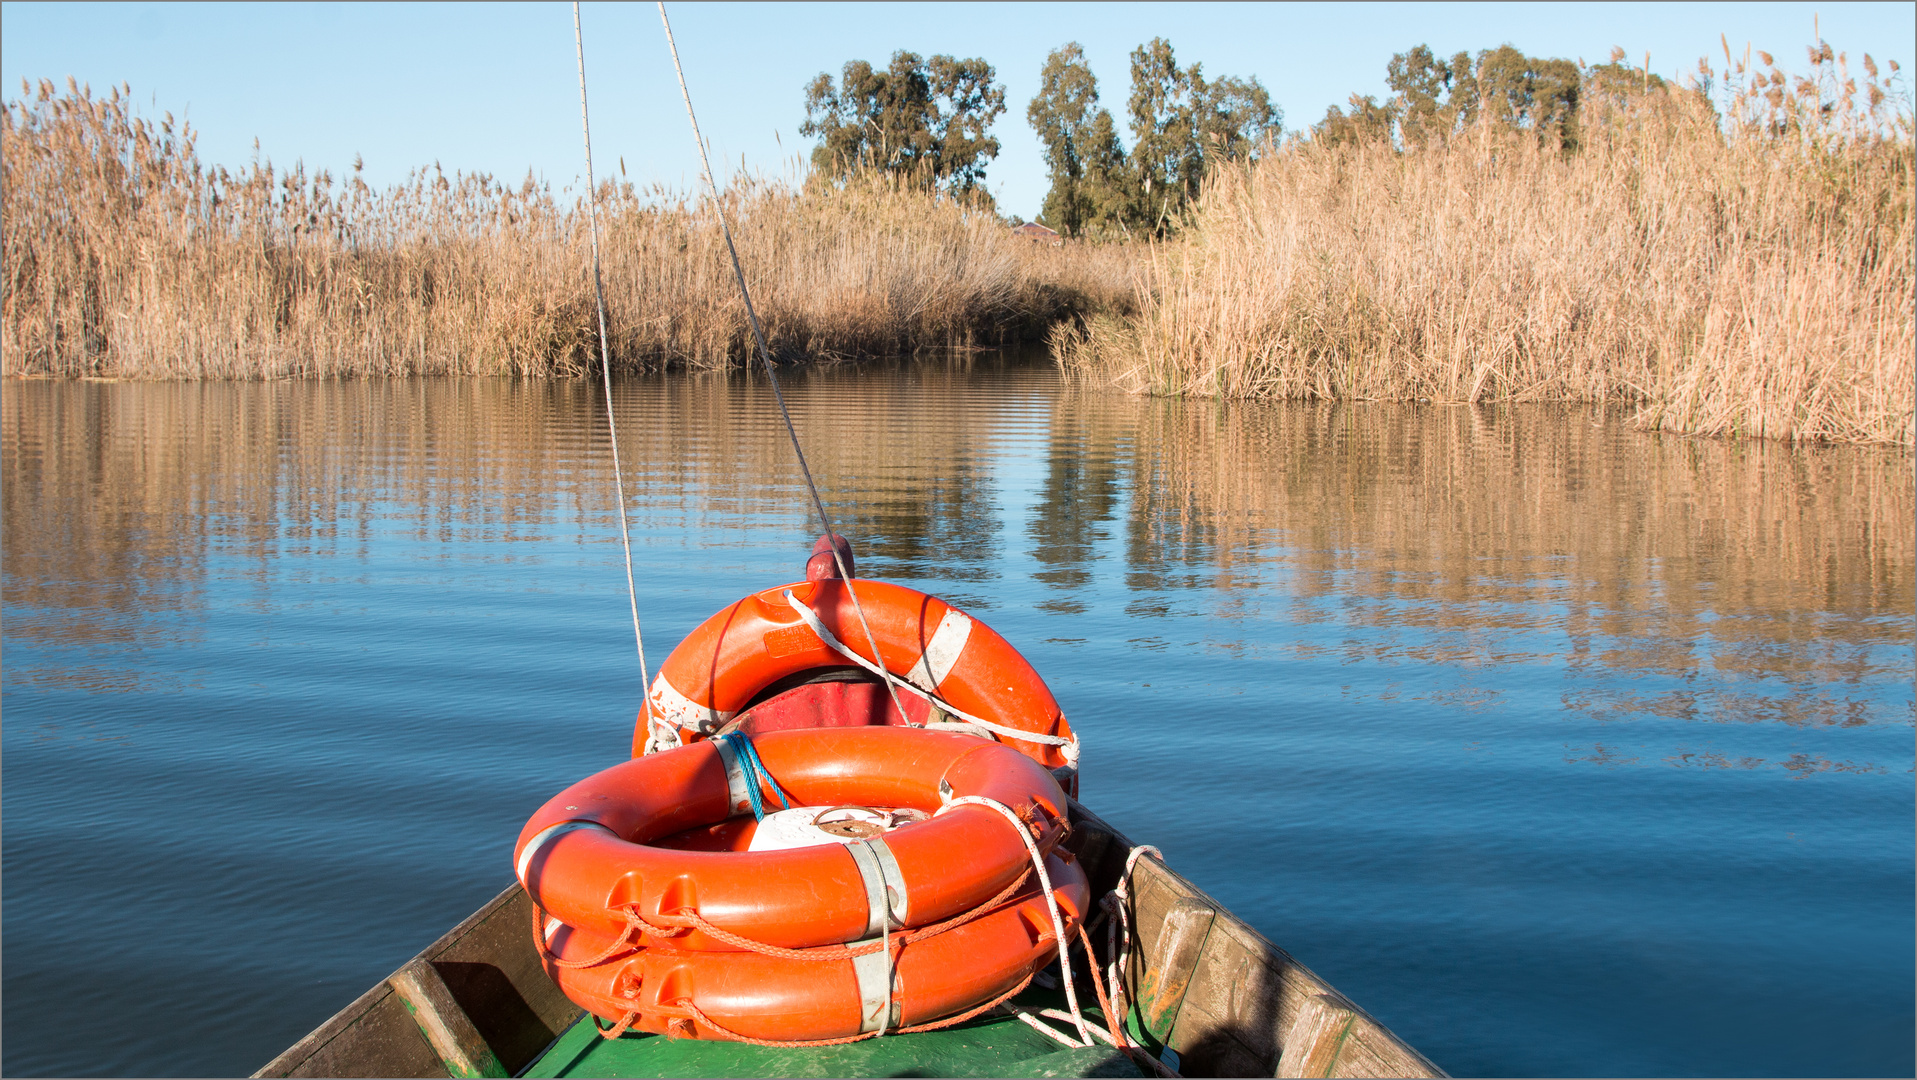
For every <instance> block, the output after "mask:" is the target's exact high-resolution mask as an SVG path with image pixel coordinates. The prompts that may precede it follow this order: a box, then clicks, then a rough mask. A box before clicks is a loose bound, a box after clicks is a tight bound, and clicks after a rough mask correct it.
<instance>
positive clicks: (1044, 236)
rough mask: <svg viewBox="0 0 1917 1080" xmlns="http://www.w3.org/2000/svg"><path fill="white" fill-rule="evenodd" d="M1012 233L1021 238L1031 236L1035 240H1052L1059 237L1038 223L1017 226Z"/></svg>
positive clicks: (1031, 222) (1032, 222) (1029, 222)
mask: <svg viewBox="0 0 1917 1080" xmlns="http://www.w3.org/2000/svg"><path fill="white" fill-rule="evenodd" d="M1012 231H1013V232H1015V233H1017V234H1018V235H1020V236H1029V237H1031V238H1032V239H1034V240H1051V239H1054V238H1056V237H1057V236H1058V233H1056V232H1053V231H1052V230H1051V229H1048V228H1046V227H1045V226H1043V225H1040V224H1039V223H1038V222H1036V221H1028V222H1026V223H1025V224H1023V225H1020V226H1017V227H1016V228H1014V229H1013V230H1012Z"/></svg>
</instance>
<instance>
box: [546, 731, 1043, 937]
mask: <svg viewBox="0 0 1917 1080" xmlns="http://www.w3.org/2000/svg"><path fill="white" fill-rule="evenodd" d="M754 745H755V746H756V747H757V750H758V754H759V758H760V760H761V761H763V762H764V764H765V768H766V769H767V770H768V771H769V772H770V773H771V774H772V775H773V776H774V777H776V778H777V780H778V782H779V784H780V785H781V786H782V787H784V788H785V790H786V791H787V792H789V793H791V795H792V797H793V798H794V799H796V800H797V801H799V802H800V803H802V804H806V805H813V806H819V807H829V806H839V805H844V804H857V805H861V806H883V807H909V808H912V809H916V810H922V811H937V812H938V813H937V815H936V816H935V817H932V818H931V819H929V820H926V821H920V822H916V823H914V824H909V825H905V826H903V827H901V828H898V829H896V830H894V831H892V832H890V833H887V834H885V836H884V837H882V838H879V839H874V840H868V841H859V842H857V843H853V844H847V845H840V844H825V845H818V846H812V847H800V848H791V849H787V850H782V851H759V852H745V851H736V850H735V851H726V850H719V851H712V850H707V851H698V850H684V849H682V848H667V847H661V846H654V843H653V842H654V841H658V840H661V839H663V838H666V837H670V836H672V835H674V834H679V833H683V832H685V831H687V830H690V829H695V828H701V827H707V826H712V825H714V824H715V823H719V822H722V821H724V820H725V819H727V818H732V817H735V816H736V815H738V814H739V813H740V812H741V811H742V810H745V809H748V808H749V807H748V805H747V801H746V800H747V796H746V793H745V783H746V780H745V777H746V775H748V774H747V773H746V771H745V770H743V769H741V768H740V766H739V764H738V763H737V761H736V760H734V755H732V754H728V753H726V751H730V750H731V747H730V746H729V745H727V744H724V743H714V742H710V741H708V742H702V743H696V744H694V745H691V746H687V747H684V748H682V749H679V750H676V751H672V752H670V753H662V754H652V755H648V756H646V757H641V758H635V759H633V760H630V761H625V762H621V763H620V764H618V765H615V766H613V767H612V768H610V769H606V770H605V771H603V772H600V773H598V774H596V775H594V776H590V777H587V778H586V779H585V780H582V781H580V782H579V783H577V784H574V785H573V786H571V787H569V788H567V789H566V790H565V791H563V792H560V793H559V794H558V795H557V796H555V797H554V798H553V799H552V800H551V801H549V802H548V803H546V805H545V806H543V807H541V808H540V810H539V811H538V812H537V813H535V814H534V815H533V816H532V819H531V820H530V821H528V822H527V823H526V827H525V828H524V829H523V830H521V832H520V836H519V842H518V843H517V844H516V845H515V846H514V849H513V865H514V868H515V870H516V871H517V873H518V877H519V880H520V883H521V884H522V885H523V886H525V889H526V892H527V893H528V894H529V895H530V896H531V897H532V899H533V901H534V902H535V903H536V904H538V905H539V906H540V907H541V908H543V909H544V910H545V911H547V912H548V913H550V914H551V915H552V916H553V917H555V918H557V919H558V920H559V921H560V922H563V923H565V924H566V925H568V926H572V927H575V928H577V929H580V930H584V931H587V932H588V933H591V934H596V935H612V936H617V935H621V934H624V933H625V932H627V930H628V929H629V928H631V924H629V922H628V913H630V915H631V917H632V918H635V919H637V920H639V921H640V922H641V923H643V924H644V927H645V928H644V929H641V930H639V931H638V935H639V940H641V941H642V942H644V943H646V944H653V945H657V944H662V943H665V944H670V946H671V947H673V948H675V949H684V950H720V951H724V950H731V949H733V948H735V946H732V945H729V944H726V943H725V942H724V941H722V940H720V939H717V938H714V937H712V936H710V935H709V934H707V933H706V932H705V931H704V930H701V929H698V928H697V926H698V923H699V922H700V921H701V920H703V921H705V922H706V923H707V924H708V925H710V926H714V927H717V928H719V929H721V930H723V931H726V932H729V933H731V934H737V935H741V936H743V937H746V938H749V939H752V940H755V941H759V942H764V943H766V944H768V945H773V946H780V947H784V948H793V949H796V948H807V947H811V946H819V945H829V944H837V943H841V942H847V941H858V940H862V939H865V938H869V937H873V936H875V935H878V934H879V933H880V932H881V930H882V929H883V926H884V922H883V920H885V919H886V918H887V917H888V910H887V909H888V905H889V908H890V911H889V917H890V918H892V919H893V921H894V924H895V925H897V926H899V927H901V928H912V927H919V926H925V925H928V924H931V923H934V922H938V921H940V920H943V919H947V918H950V917H952V916H953V915H955V914H958V913H960V912H964V911H968V910H970V909H972V908H975V907H977V906H978V905H979V904H981V903H983V902H984V901H986V900H989V899H991V898H992V897H993V896H995V895H997V894H998V893H1000V892H1001V891H1003V890H1004V889H1005V888H1007V887H1008V886H1010V885H1011V883H1012V882H1013V881H1014V880H1015V879H1016V878H1017V877H1019V876H1020V875H1021V874H1023V873H1024V871H1025V868H1026V867H1027V866H1029V865H1031V858H1030V855H1029V853H1028V852H1027V850H1026V848H1025V846H1024V841H1023V840H1021V839H1020V838H1019V837H1018V836H1017V835H1016V834H1014V833H1013V832H1012V831H1011V829H1010V828H1009V826H1008V824H1007V822H1006V821H1005V819H1004V818H1002V817H1000V816H999V815H998V814H997V813H996V812H995V811H993V810H990V809H988V808H986V807H982V806H976V805H960V806H951V807H945V806H944V803H945V802H946V801H947V800H950V799H956V798H960V797H963V796H967V795H977V796H984V797H986V798H989V799H993V800H996V801H997V802H1000V803H1003V804H1004V805H1005V806H1007V807H1009V808H1011V809H1012V810H1013V811H1015V812H1016V813H1017V814H1018V815H1019V816H1020V817H1021V818H1023V819H1024V820H1025V821H1026V822H1027V823H1028V825H1029V826H1030V828H1031V830H1032V835H1033V839H1034V842H1035V843H1036V844H1037V846H1038V849H1039V850H1040V851H1041V852H1049V851H1051V849H1052V848H1053V847H1054V846H1055V845H1056V844H1057V843H1058V841H1059V839H1060V837H1062V836H1063V835H1064V831H1065V796H1064V793H1063V792H1062V791H1060V790H1059V787H1058V784H1057V782H1056V781H1055V780H1054V779H1053V777H1052V775H1051V774H1050V773H1049V772H1048V771H1046V770H1045V769H1044V768H1042V767H1040V766H1039V765H1038V764H1037V763H1036V762H1033V761H1032V760H1031V759H1030V758H1027V757H1025V756H1023V755H1021V754H1020V753H1018V752H1017V751H1016V750H1014V749H1013V748H1011V747H1008V746H1003V745H1000V744H997V743H993V742H990V741H986V740H981V739H979V738H976V737H974V736H971V735H961V734H955V733H950V732H940V731H925V730H921V729H916V728H904V727H845V728H813V729H807V730H797V731H776V732H769V733H767V734H765V735H761V736H759V737H758V738H757V739H756V740H755V743H754ZM888 896H889V900H888ZM687 928H691V929H690V930H688V929H687Z"/></svg>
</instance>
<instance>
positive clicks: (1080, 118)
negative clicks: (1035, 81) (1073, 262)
mask: <svg viewBox="0 0 1917 1080" xmlns="http://www.w3.org/2000/svg"><path fill="white" fill-rule="evenodd" d="M1025 118H1026V120H1027V121H1029V122H1030V123H1031V125H1032V130H1033V131H1035V132H1037V133H1038V139H1039V142H1041V143H1043V144H1044V145H1045V166H1046V169H1047V171H1048V172H1049V173H1050V174H1051V179H1052V186H1051V190H1050V191H1048V192H1046V194H1045V205H1044V208H1043V209H1042V210H1041V211H1040V212H1039V215H1038V219H1039V221H1040V222H1042V223H1044V224H1045V225H1046V226H1048V227H1050V228H1053V229H1056V230H1058V231H1059V232H1061V233H1063V234H1065V235H1066V236H1083V235H1085V234H1086V233H1087V232H1091V233H1105V232H1109V231H1115V230H1122V229H1124V228H1126V227H1128V226H1129V225H1130V224H1131V223H1132V219H1133V217H1134V216H1135V214H1134V212H1133V211H1134V209H1135V208H1134V207H1133V205H1132V204H1133V201H1134V200H1133V199H1132V198H1131V192H1130V186H1131V185H1130V183H1129V177H1128V176H1127V163H1126V158H1125V150H1124V147H1122V146H1120V145H1119V142H1118V133H1117V130H1116V128H1115V126H1114V125H1113V123H1112V114H1111V112H1110V110H1107V109H1101V108H1099V107H1098V77H1097V76H1095V75H1093V74H1092V69H1091V65H1090V64H1088V63H1086V62H1085V51H1084V49H1082V48H1080V47H1079V44H1078V42H1076V41H1074V42H1070V43H1067V44H1066V45H1064V46H1063V47H1061V48H1057V49H1053V50H1052V52H1051V54H1050V55H1048V56H1047V57H1046V58H1045V67H1044V68H1043V69H1041V70H1040V71H1039V90H1038V95H1037V96H1036V97H1034V98H1032V101H1031V104H1030V105H1029V106H1027V107H1026V110H1025Z"/></svg>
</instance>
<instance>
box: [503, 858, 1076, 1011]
mask: <svg viewBox="0 0 1917 1080" xmlns="http://www.w3.org/2000/svg"><path fill="white" fill-rule="evenodd" d="M999 831H1000V832H1004V831H1006V829H1005V827H1004V825H1003V824H1001V825H1000V827H999ZM1045 862H1046V871H1047V873H1048V874H1049V875H1050V878H1051V883H1052V886H1053V889H1054V893H1053V895H1054V896H1055V897H1056V899H1057V902H1058V907H1059V914H1060V916H1061V918H1062V919H1063V923H1064V928H1065V933H1066V935H1067V937H1068V938H1069V937H1070V935H1071V934H1072V933H1073V932H1074V931H1075V930H1076V929H1077V927H1078V925H1079V923H1080V921H1081V920H1082V919H1083V917H1084V914H1085V911H1086V909H1087V908H1088V907H1089V905H1090V902H1091V890H1090V888H1089V886H1088V885H1087V884H1086V881H1085V873H1084V871H1083V870H1081V869H1080V868H1079V866H1078V864H1077V863H1076V862H1075V861H1073V860H1072V858H1071V855H1070V854H1069V853H1068V852H1066V851H1065V850H1064V849H1062V848H1061V849H1059V850H1058V851H1056V852H1054V853H1053V854H1051V855H1050V856H1048V857H1047V858H1046V860H1045ZM540 931H541V932H542V933H544V935H545V937H546V945H547V948H546V949H545V950H542V955H543V956H544V957H545V959H544V964H545V968H546V974H547V975H549V976H550V977H551V978H552V980H553V982H554V983H556V984H557V985H558V986H559V988H560V990H562V991H564V992H565V994H566V996H567V997H568V998H571V999H572V1000H573V1002H574V1003H576V1004H577V1005H579V1006H580V1007H582V1008H584V1009H586V1010H587V1011H588V1012H591V1013H593V1014H594V1015H596V1016H599V1017H602V1018H603V1019H605V1020H606V1021H607V1022H608V1023H613V1024H621V1023H624V1024H627V1025H629V1026H630V1027H631V1028H632V1029H633V1030H637V1031H650V1032H653V1033H656V1034H664V1035H679V1036H684V1037H691V1038H701V1039H720V1038H737V1037H739V1036H744V1037H746V1038H751V1039H773V1040H810V1039H840V1038H846V1037H849V1036H856V1035H860V1034H863V1033H866V1032H871V1031H877V1030H880V1029H885V1030H893V1029H896V1028H899V1027H902V1026H910V1025H913V1024H921V1023H925V1022H927V1021H932V1020H938V1019H941V1018H944V1017H947V1016H951V1015H953V1014H955V1013H960V1012H962V1011H964V1010H966V1009H968V1008H972V1007H974V1006H977V1005H980V1004H983V1003H985V1002H988V1001H991V1000H992V999H993V998H996V997H999V996H1000V995H1002V994H1005V993H1008V992H1010V991H1012V990H1013V989H1015V988H1017V987H1018V986H1019V985H1020V984H1021V983H1022V982H1023V981H1024V980H1026V979H1027V978H1029V977H1030V976H1031V974H1032V972H1034V971H1037V970H1039V969H1041V968H1043V967H1044V966H1045V965H1046V964H1047V963H1049V962H1050V961H1051V960H1055V959H1057V956H1058V952H1057V950H1058V945H1057V941H1056V937H1055V931H1054V929H1053V923H1052V921H1051V916H1050V913H1049V911H1048V909H1047V907H1046V903H1045V897H1044V895H1043V894H1042V893H1041V892H1040V889H1039V884H1038V882H1037V881H1036V880H1028V881H1027V883H1026V885H1025V887H1024V888H1023V889H1021V890H1020V891H1019V892H1018V893H1016V894H1015V895H1013V896H1012V897H1011V898H1009V899H1008V900H1006V901H1004V902H1003V903H1002V904H1001V905H1000V906H998V907H997V908H996V909H995V910H993V911H991V912H989V913H987V914H985V915H983V916H981V917H980V918H978V919H975V920H973V921H971V922H968V923H966V924H964V925H962V926H958V927H955V928H953V929H952V930H950V931H947V932H945V933H939V934H933V935H930V936H927V937H926V938H925V939H924V940H921V941H914V942H911V943H910V944H901V939H900V938H899V937H897V936H895V937H894V939H893V945H894V947H895V948H896V949H897V963H896V965H891V964H888V963H887V962H886V958H885V957H884V956H883V955H881V954H880V953H879V951H878V947H879V946H880V945H881V943H879V942H873V943H871V946H872V947H871V948H870V950H869V951H868V952H866V953H865V954H864V955H862V956H857V957H853V958H849V959H841V958H833V959H810V960H799V959H789V958H785V957H778V956H767V955H763V954H760V953H755V952H724V953H722V952H699V951H683V950H679V949H673V948H670V947H667V948H660V947H656V946H655V947H647V948H643V949H639V950H637V951H636V952H628V953H625V954H623V955H619V956H615V957H613V958H612V959H610V960H606V961H604V962H601V963H598V964H590V965H587V966H583V967H567V966H562V965H561V963H555V962H554V961H555V960H558V961H562V962H565V963H574V964H576V963H579V962H581V961H584V960H590V959H591V958H593V957H596V956H601V955H604V954H605V953H606V951H607V947H608V946H609V945H610V944H612V942H611V940H610V939H609V938H607V937H605V936H603V935H599V934H593V933H590V932H588V931H583V930H575V929H573V928H572V927H569V926H565V925H563V924H562V923H560V922H559V921H558V920H557V919H549V920H546V921H545V922H544V923H543V924H542V925H541V926H540ZM888 977H889V979H890V981H891V983H892V992H891V993H890V994H887V993H886V992H885V990H886V987H885V983H886V981H887V980H888ZM888 998H889V1000H890V1002H891V1012H890V1014H889V1015H888V1014H887V1013H886V1011H885V1004H886V1002H887V1000H888Z"/></svg>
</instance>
